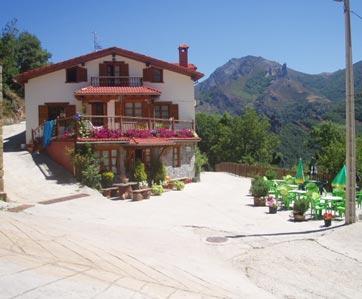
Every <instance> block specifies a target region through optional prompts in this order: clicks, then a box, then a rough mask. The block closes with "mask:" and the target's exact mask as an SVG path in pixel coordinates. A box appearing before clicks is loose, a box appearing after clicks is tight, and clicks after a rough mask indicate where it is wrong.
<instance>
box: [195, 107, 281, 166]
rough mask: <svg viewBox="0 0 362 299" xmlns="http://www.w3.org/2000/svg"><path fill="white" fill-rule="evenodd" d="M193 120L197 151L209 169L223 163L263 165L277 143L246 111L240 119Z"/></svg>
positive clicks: (267, 127)
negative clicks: (208, 164)
mask: <svg viewBox="0 0 362 299" xmlns="http://www.w3.org/2000/svg"><path fill="white" fill-rule="evenodd" d="M196 120H197V133H198V135H199V136H200V137H201V142H200V144H199V146H200V150H201V152H203V153H206V155H207V157H208V160H209V162H210V164H211V166H214V165H215V164H217V163H219V162H223V161H227V162H242V163H251V164H253V163H262V164H263V163H264V164H267V163H270V162H271V161H272V160H273V155H274V153H275V149H276V147H277V146H278V144H279V139H278V138H277V136H276V135H275V134H273V133H272V132H271V130H270V123H269V121H268V120H267V119H266V118H265V117H261V116H259V115H258V114H257V113H256V112H255V110H252V109H247V110H246V111H245V113H244V114H243V115H242V116H231V115H230V114H227V113H226V114H224V115H222V116H221V115H217V114H205V113H198V114H197V115H196Z"/></svg>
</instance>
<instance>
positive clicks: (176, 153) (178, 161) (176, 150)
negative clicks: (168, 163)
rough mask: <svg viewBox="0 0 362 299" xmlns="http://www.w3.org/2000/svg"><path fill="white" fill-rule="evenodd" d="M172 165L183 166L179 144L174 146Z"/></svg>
mask: <svg viewBox="0 0 362 299" xmlns="http://www.w3.org/2000/svg"><path fill="white" fill-rule="evenodd" d="M172 166H173V167H180V166H181V159H180V147H179V146H174V147H173V148H172Z"/></svg>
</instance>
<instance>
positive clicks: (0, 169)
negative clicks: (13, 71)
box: [0, 64, 6, 201]
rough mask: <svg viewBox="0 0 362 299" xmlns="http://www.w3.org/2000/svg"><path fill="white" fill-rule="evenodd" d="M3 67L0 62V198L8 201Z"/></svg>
mask: <svg viewBox="0 0 362 299" xmlns="http://www.w3.org/2000/svg"><path fill="white" fill-rule="evenodd" d="M2 75H3V67H2V65H1V64H0V200H3V201H6V193H5V192H4V160H3V153H4V142H3V76H2Z"/></svg>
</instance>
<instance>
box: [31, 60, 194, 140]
mask: <svg viewBox="0 0 362 299" xmlns="http://www.w3.org/2000/svg"><path fill="white" fill-rule="evenodd" d="M110 60H112V56H111V55H109V56H104V57H102V58H99V59H95V60H92V61H89V62H87V63H85V67H86V68H87V73H88V82H80V83H65V80H66V71H65V69H63V70H59V71H56V72H52V73H50V74H46V75H43V76H39V77H36V78H33V79H30V80H29V81H28V82H27V83H25V109H26V115H27V117H26V143H27V144H29V143H31V130H32V129H35V128H36V127H38V124H39V120H38V106H39V105H43V104H44V103H50V102H69V104H72V105H76V109H77V112H81V111H82V105H81V102H80V101H78V100H76V99H75V97H74V92H75V91H76V90H78V89H80V88H82V87H85V86H88V85H90V81H91V77H92V76H98V73H99V63H101V62H103V61H110ZM116 60H117V61H124V62H126V63H128V64H129V75H130V76H131V77H142V76H143V69H144V68H145V64H144V63H142V62H139V61H135V60H132V59H128V58H123V57H121V56H118V55H117V56H116ZM163 80H164V83H151V82H144V86H147V87H153V88H157V89H158V90H160V91H161V96H160V98H159V99H158V100H159V101H172V102H174V103H176V104H179V118H180V119H182V120H189V121H191V120H194V119H195V94H194V83H193V81H192V80H191V78H190V77H189V76H186V75H182V74H179V73H175V72H171V71H168V70H164V71H163ZM88 109H89V108H88V107H87V113H89V110H88ZM107 110H108V113H109V114H111V113H113V115H114V102H109V103H108V106H107Z"/></svg>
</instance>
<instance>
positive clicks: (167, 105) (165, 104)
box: [153, 102, 171, 119]
mask: <svg viewBox="0 0 362 299" xmlns="http://www.w3.org/2000/svg"><path fill="white" fill-rule="evenodd" d="M170 106H171V104H170V103H167V102H164V103H163V102H157V103H154V104H153V115H154V116H155V118H162V119H169V118H170V117H171V109H170V108H171V107H170ZM162 107H167V117H163V115H162ZM156 108H158V109H160V115H159V116H157V114H156Z"/></svg>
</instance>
